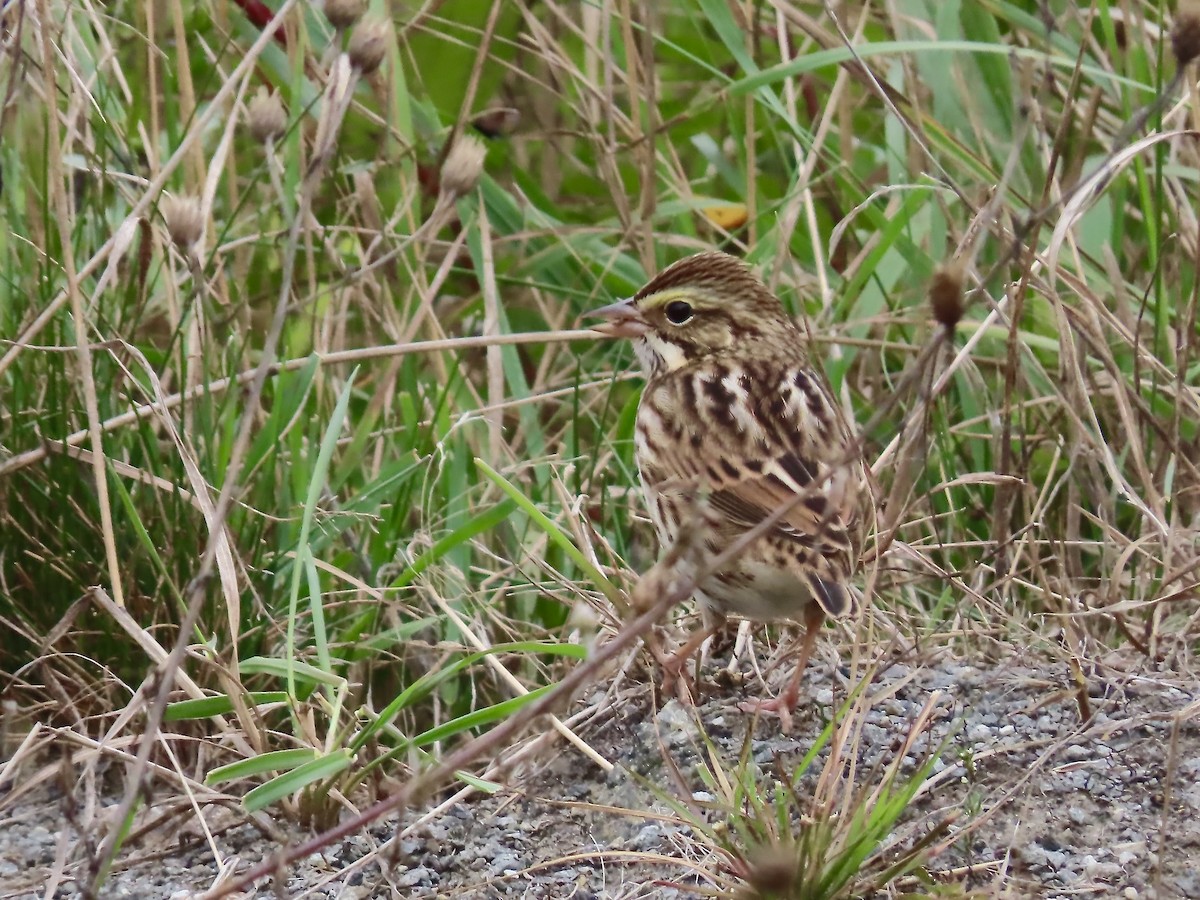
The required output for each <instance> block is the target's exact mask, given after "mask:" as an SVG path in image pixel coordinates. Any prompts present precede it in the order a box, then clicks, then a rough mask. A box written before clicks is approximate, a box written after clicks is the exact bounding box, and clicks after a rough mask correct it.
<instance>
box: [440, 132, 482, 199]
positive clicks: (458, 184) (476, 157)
mask: <svg viewBox="0 0 1200 900" xmlns="http://www.w3.org/2000/svg"><path fill="white" fill-rule="evenodd" d="M485 156H487V147H486V146H484V143H483V141H481V140H480V139H479V138H477V137H475V135H473V134H460V135H459V136H458V138H457V140H455V142H454V146H452V147H451V148H450V152H449V153H447V154H446V161H445V162H444V163H442V176H441V185H442V192H443V193H446V194H449V195H450V196H451V197H461V196H462V195H463V194H469V193H470V192H471V191H473V190H475V185H477V184H478V183H479V176H480V175H482V174H483V159H484V157H485Z"/></svg>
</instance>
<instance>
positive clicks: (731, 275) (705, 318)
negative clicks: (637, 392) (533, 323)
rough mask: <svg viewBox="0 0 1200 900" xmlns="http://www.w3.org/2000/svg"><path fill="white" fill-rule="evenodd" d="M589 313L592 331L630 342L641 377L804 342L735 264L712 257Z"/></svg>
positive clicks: (670, 270)
mask: <svg viewBox="0 0 1200 900" xmlns="http://www.w3.org/2000/svg"><path fill="white" fill-rule="evenodd" d="M591 314H592V315H594V316H601V317H603V318H604V319H606V320H607V321H606V322H604V323H602V324H600V325H597V326H593V327H594V328H595V330H596V331H599V332H600V333H602V334H607V335H610V336H613V337H627V338H631V339H632V340H633V342H634V349H635V350H636V351H637V355H638V359H639V360H641V363H642V366H643V368H644V369H645V370H646V373H647V375H649V376H654V375H659V374H661V373H663V372H670V371H674V370H676V369H679V368H682V367H683V366H686V365H689V364H691V363H694V362H697V361H699V360H702V359H705V358H709V357H713V356H722V355H725V354H735V353H738V352H742V351H744V350H746V349H749V348H750V347H751V346H753V345H755V344H757V345H759V346H761V345H763V344H764V343H765V344H777V343H779V342H781V341H788V342H793V343H795V342H799V341H801V340H802V337H801V335H800V333H799V330H798V329H797V328H796V327H795V325H794V324H793V322H792V320H791V319H790V318H789V317H788V315H787V313H786V312H785V311H784V309H783V307H782V306H781V305H780V303H779V300H778V299H776V297H775V296H774V295H773V294H772V293H771V292H770V291H769V290H768V289H767V286H766V285H765V284H763V283H762V281H761V280H760V279H759V278H758V277H757V276H756V275H755V274H754V273H753V272H751V271H750V269H749V268H748V267H747V266H746V265H745V263H743V262H742V261H741V260H739V259H737V258H736V257H734V256H730V255H729V254H727V253H720V252H716V251H711V252H707V253H699V254H697V255H696V256H689V257H688V258H687V259H682V260H680V261H679V262H677V263H675V264H673V265H671V266H668V267H667V268H666V269H663V271H661V272H660V273H658V275H656V276H655V277H654V278H653V279H651V280H650V282H649V283H648V284H647V285H646V286H645V287H644V288H642V289H641V290H640V291H638V292H637V293H636V294H634V295H633V296H632V297H631V298H629V299H628V300H621V301H620V302H618V303H612V304H610V305H608V306H604V307H601V308H600V309H597V310H593V311H592V313H591Z"/></svg>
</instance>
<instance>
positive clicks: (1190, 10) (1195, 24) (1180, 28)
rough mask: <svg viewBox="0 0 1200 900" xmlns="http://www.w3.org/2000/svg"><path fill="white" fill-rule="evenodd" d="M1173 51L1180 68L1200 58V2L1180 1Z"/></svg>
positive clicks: (1177, 8)
mask: <svg viewBox="0 0 1200 900" xmlns="http://www.w3.org/2000/svg"><path fill="white" fill-rule="evenodd" d="M1171 51H1172V52H1173V53H1174V54H1175V62H1176V63H1177V64H1178V65H1179V67H1180V68H1182V67H1183V66H1186V65H1187V64H1188V63H1190V62H1191V61H1192V60H1193V59H1195V58H1196V57H1197V56H1200V0H1179V4H1178V6H1176V7H1175V27H1174V28H1172V29H1171Z"/></svg>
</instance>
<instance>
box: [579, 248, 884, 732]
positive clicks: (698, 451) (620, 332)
mask: <svg viewBox="0 0 1200 900" xmlns="http://www.w3.org/2000/svg"><path fill="white" fill-rule="evenodd" d="M595 314H596V315H599V316H603V317H604V318H606V319H607V320H608V321H607V322H605V323H603V324H601V325H599V326H596V330H598V331H600V332H602V333H604V334H607V335H611V336H615V337H627V338H632V340H633V345H634V349H635V350H636V352H637V356H638V359H639V360H640V361H641V364H642V368H643V369H644V370H645V375H646V379H647V383H646V388H645V391H644V392H643V394H642V399H641V403H640V405H639V406H638V413H637V429H636V434H635V450H636V455H637V466H638V472H639V474H640V476H641V481H642V489H643V491H644V492H645V496H646V502H647V505H648V506H649V509H650V514H651V517H652V518H653V520H654V525H655V529H656V530H657V532H658V537H659V541H660V543H661V544H662V545H663V547H664V548H665V547H666V546H669V545H670V543H671V542H672V541H674V540H675V537H676V535H677V533H678V531H679V528H680V524H681V521H682V519H683V517H687V516H693V515H699V516H702V517H703V519H702V521H701V523H700V533H701V534H702V535H703V544H704V549H705V551H706V552H707V553H709V554H712V555H716V554H718V553H720V552H722V551H723V550H725V549H726V548H727V547H728V546H729V545H730V544H731V543H732V542H733V541H735V540H736V539H737V538H738V537H739V536H740V535H743V534H745V532H746V531H748V530H749V529H751V528H753V527H754V526H755V525H756V524H758V523H760V522H762V520H763V519H765V518H767V517H768V516H769V515H770V514H771V513H773V512H775V511H777V510H780V509H781V508H785V507H786V513H784V514H783V516H782V518H780V519H779V520H778V521H777V522H776V524H774V525H772V526H771V527H770V528H769V530H767V531H766V532H765V534H764V535H763V536H762V537H761V538H759V539H758V540H756V541H755V542H753V543H752V544H750V545H749V546H748V547H747V548H746V549H745V551H744V552H743V553H742V554H741V555H740V556H738V557H737V558H736V561H734V562H732V563H730V564H728V565H727V566H725V567H724V568H722V569H720V570H719V571H717V572H715V573H713V574H711V575H710V576H708V577H707V578H705V579H704V580H703V581H702V582H701V583H700V585H699V586H698V588H697V590H696V593H695V596H696V599H697V600H698V601H699V604H700V609H701V613H702V616H703V620H704V625H705V627H704V628H703V629H702V630H701V631H699V632H697V633H696V634H694V635H692V637H691V639H690V640H689V641H688V642H687V643H686V644H685V645H684V646H683V648H682V649H681V650H680V651H679V652H678V653H677V654H675V656H674V657H672V658H671V660H669V661H667V662H668V666H667V669H668V677H669V678H670V677H676V676H678V674H679V672H680V670H681V668H682V665H683V663H684V662H685V661H686V659H687V657H688V656H690V655H691V654H692V653H694V652H695V651H696V649H697V648H699V647H700V645H701V644H703V642H704V641H705V639H706V638H708V637H709V636H710V635H712V634H713V633H714V632H715V631H716V630H717V629H719V628H720V627H721V625H722V624H723V623H724V621H725V616H726V615H727V614H730V613H732V614H736V615H739V616H743V617H745V618H748V619H754V620H757V621H770V620H775V619H792V620H796V621H803V622H804V624H805V626H806V629H805V635H804V640H803V642H802V645H801V650H800V658H799V660H798V662H797V664H796V668H795V671H794V672H793V674H792V676H791V678H790V679H789V680H788V684H787V687H786V688H785V689H784V691H783V693H782V694H780V696H779V697H777V698H775V699H773V700H768V701H765V702H763V703H760V704H758V705H757V707H756V708H757V709H759V710H762V711H768V712H774V713H776V714H778V715H779V716H780V718H781V719H783V720H784V721H785V724H786V720H787V719H788V714H789V712H790V711H791V709H792V708H793V707H794V706H795V704H796V700H797V699H798V696H799V689H800V677H801V675H802V674H803V671H804V668H805V667H806V666H807V664H808V659H809V656H810V654H811V653H812V649H813V645H814V644H815V642H816V638H817V633H818V632H819V630H820V628H821V625H822V623H823V622H824V620H825V616H826V615H830V616H841V615H844V614H846V613H847V612H849V611H850V610H851V608H852V607H853V603H854V600H853V598H854V594H853V593H852V589H851V587H850V585H849V584H848V582H849V579H850V578H851V576H852V575H853V574H854V572H855V569H856V568H857V566H858V557H859V551H860V549H861V546H862V540H863V531H864V528H865V523H866V515H865V513H866V511H867V509H868V508H869V502H868V501H869V498H870V491H869V488H868V485H867V476H866V471H865V468H864V466H863V464H862V461H861V457H860V455H859V454H858V452H857V449H856V448H857V444H856V441H855V437H854V434H853V431H852V430H851V427H850V426H849V424H848V423H847V421H846V419H845V418H844V417H843V415H842V413H841V411H840V410H839V408H838V405H837V403H836V402H835V401H834V399H833V397H832V396H831V394H830V390H829V388H828V386H827V384H826V382H825V380H824V378H823V377H822V375H821V374H820V373H819V372H818V371H817V370H816V369H814V368H813V365H812V362H811V360H810V359H809V355H808V347H807V340H806V338H805V336H804V334H803V333H802V332H801V331H800V329H799V328H797V327H796V325H795V323H794V322H793V321H792V319H791V318H790V317H789V316H788V315H787V313H786V312H785V311H784V309H783V307H782V306H781V305H780V303H779V300H778V299H776V298H775V297H774V296H773V295H772V294H771V292H770V291H769V290H768V289H767V286H766V285H765V284H763V283H762V281H760V280H759V279H758V277H757V276H756V275H754V274H753V273H752V272H751V271H750V270H749V269H748V268H747V267H746V266H745V265H744V264H743V263H742V262H741V261H740V260H738V259H736V258H735V257H732V256H729V255H727V254H725V253H717V252H709V253H701V254H698V255H696V256H692V257H689V258H687V259H684V260H681V261H680V262H677V263H675V264H674V265H672V266H670V267H669V268H667V269H665V270H663V271H662V272H660V273H659V274H658V275H657V276H656V277H655V278H654V279H653V280H651V281H650V283H649V284H647V285H646V286H645V287H644V288H642V289H641V290H640V291H638V292H637V294H636V295H634V296H633V297H632V298H631V299H629V300H622V301H621V302H619V303H614V304H612V305H610V306H606V307H603V308H602V309H599V310H596V311H595ZM696 498H698V501H697V499H696ZM689 574H690V573H689Z"/></svg>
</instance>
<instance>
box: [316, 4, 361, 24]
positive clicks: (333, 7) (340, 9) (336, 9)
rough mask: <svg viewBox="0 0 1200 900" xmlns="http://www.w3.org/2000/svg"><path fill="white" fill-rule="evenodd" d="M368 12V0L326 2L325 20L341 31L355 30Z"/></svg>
mask: <svg viewBox="0 0 1200 900" xmlns="http://www.w3.org/2000/svg"><path fill="white" fill-rule="evenodd" d="M366 11H367V0H325V18H327V19H328V20H329V24H330V25H332V26H333V27H334V28H337V29H339V30H342V29H346V28H353V27H354V26H355V25H356V24H357V23H358V20H359V19H361V18H362V17H363V13H365V12H366Z"/></svg>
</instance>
